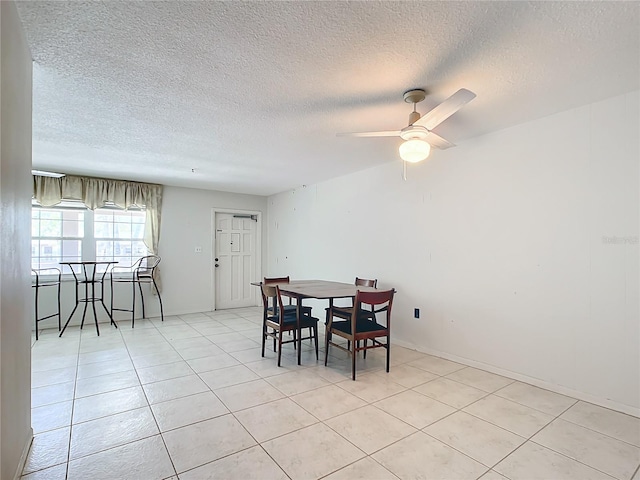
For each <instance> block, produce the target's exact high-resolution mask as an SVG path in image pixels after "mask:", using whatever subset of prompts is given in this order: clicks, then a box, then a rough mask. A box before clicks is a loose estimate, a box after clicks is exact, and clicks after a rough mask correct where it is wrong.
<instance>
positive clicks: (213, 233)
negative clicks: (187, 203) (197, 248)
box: [210, 207, 262, 311]
mask: <svg viewBox="0 0 640 480" xmlns="http://www.w3.org/2000/svg"><path fill="white" fill-rule="evenodd" d="M218 213H229V214H231V215H233V214H238V215H255V216H256V217H257V221H256V276H257V279H256V281H258V280H259V279H260V278H262V212H261V211H259V210H243V209H241V208H218V207H213V208H212V209H211V246H210V248H211V289H212V291H211V293H212V295H211V298H212V305H211V310H212V311H215V310H216V299H217V288H218V285H217V283H216V267H214V264H215V263H216V262H215V258H216V247H217V245H216V214H218ZM251 299H252V301H253V304H254V305H255V306H259V305H258V289H257V288H255V289H252V291H251Z"/></svg>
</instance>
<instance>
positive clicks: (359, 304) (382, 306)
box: [351, 288, 396, 332]
mask: <svg viewBox="0 0 640 480" xmlns="http://www.w3.org/2000/svg"><path fill="white" fill-rule="evenodd" d="M395 293H396V291H395V290H394V289H393V288H392V289H391V290H379V291H377V292H362V291H360V290H358V291H357V292H356V298H355V299H354V301H353V305H354V309H353V313H352V314H351V322H352V330H351V331H352V332H355V331H356V330H355V326H356V320H357V319H358V316H359V315H361V314H362V313H364V314H366V315H367V316H371V315H373V316H375V313H373V312H372V311H371V310H368V309H365V308H363V305H371V307H372V310H375V312H376V313H381V312H386V314H387V315H386V316H387V328H388V329H390V328H391V306H392V305H393V295H394V294H395Z"/></svg>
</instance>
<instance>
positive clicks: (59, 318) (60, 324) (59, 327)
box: [36, 283, 62, 340]
mask: <svg viewBox="0 0 640 480" xmlns="http://www.w3.org/2000/svg"><path fill="white" fill-rule="evenodd" d="M61 328H62V318H61V316H60V283H58V331H60V329H61ZM36 340H37V338H36Z"/></svg>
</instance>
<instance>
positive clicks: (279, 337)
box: [278, 330, 282, 366]
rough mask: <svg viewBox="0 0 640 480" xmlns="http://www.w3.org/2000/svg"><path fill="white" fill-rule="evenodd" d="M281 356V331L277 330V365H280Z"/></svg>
mask: <svg viewBox="0 0 640 480" xmlns="http://www.w3.org/2000/svg"><path fill="white" fill-rule="evenodd" d="M281 358H282V331H280V330H278V366H280V359H281Z"/></svg>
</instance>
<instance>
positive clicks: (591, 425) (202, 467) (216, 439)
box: [22, 308, 640, 480]
mask: <svg viewBox="0 0 640 480" xmlns="http://www.w3.org/2000/svg"><path fill="white" fill-rule="evenodd" d="M260 322H261V313H260V309H258V308H245V309H236V310H228V311H221V312H207V313H202V314H192V315H183V316H179V317H168V318H166V319H165V321H164V322H160V321H159V319H151V320H137V321H136V327H135V329H131V328H130V327H129V323H128V322H125V321H122V322H120V328H119V329H117V330H116V329H115V328H113V327H109V326H107V325H104V326H102V328H101V332H102V334H101V336H100V337H98V336H96V333H95V330H94V329H92V328H86V329H85V330H83V331H80V330H79V329H78V328H75V329H73V328H72V329H68V330H67V332H65V335H64V337H63V338H58V337H57V332H56V331H50V330H46V331H44V332H43V334H42V335H41V337H40V340H39V341H37V342H34V345H33V349H32V366H33V377H32V381H33V384H32V386H33V389H32V402H33V409H32V423H33V429H34V433H35V437H34V440H33V444H32V447H31V451H30V453H29V456H28V458H27V462H26V465H25V468H24V472H23V477H22V478H23V479H24V480H27V479H30V480H33V479H47V480H58V479H92V480H98V479H118V480H121V479H132V480H147V479H148V480H152V479H177V478H180V479H189V480H200V479H209V478H216V479H218V478H220V479H225V480H227V479H239V480H245V479H249V478H256V479H294V480H298V479H315V478H326V479H332V480H337V479H350V480H351V479H358V478H362V479H397V478H401V479H405V478H415V479H418V478H420V479H453V480H458V479H459V480H464V479H479V478H481V479H482V480H499V479H501V480H504V479H511V480H532V479H544V480H565V479H567V480H568V479H578V480H585V479H619V480H631V479H633V480H640V473H638V466H639V465H640V420H639V419H638V418H635V417H631V416H629V415H624V414H622V413H618V412H615V411H612V410H608V409H605V408H602V407H598V406H595V405H592V404H589V403H585V402H582V401H577V400H575V399H573V398H569V397H566V396H563V395H559V394H557V393H553V392H550V391H547V390H542V389H539V388H536V387H533V386H530V385H527V384H524V383H520V382H517V381H514V380H512V379H509V378H505V377H501V376H498V375H494V374H492V373H489V372H485V371H482V370H478V369H476V368H472V367H467V366H465V365H462V364H458V363H455V362H451V361H448V360H444V359H441V358H436V357H433V356H429V355H425V354H422V353H419V352H415V351H412V350H407V349H404V348H401V347H395V348H393V349H392V355H391V356H392V362H391V363H392V367H391V372H390V373H389V374H387V373H385V372H384V353H383V352H381V351H371V352H370V353H369V355H368V356H367V359H366V360H364V359H359V361H358V372H359V374H358V379H357V381H355V382H353V381H352V380H351V379H350V370H349V369H350V363H349V361H348V359H347V357H346V354H345V353H344V352H341V351H340V350H337V349H334V350H331V355H330V356H329V366H328V367H325V366H324V364H323V359H324V350H323V349H321V352H320V361H318V362H317V361H316V359H315V354H314V352H313V350H312V349H311V346H310V345H309V344H308V343H307V344H305V345H304V346H303V365H302V366H298V365H297V364H296V361H295V352H294V350H293V346H292V345H291V344H290V345H288V346H286V347H285V348H284V349H283V365H282V367H280V368H278V367H277V366H276V361H275V355H274V353H273V351H272V350H269V349H267V358H264V359H263V358H262V357H261V356H260V345H259V342H260ZM322 340H323V338H321V341H322Z"/></svg>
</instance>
